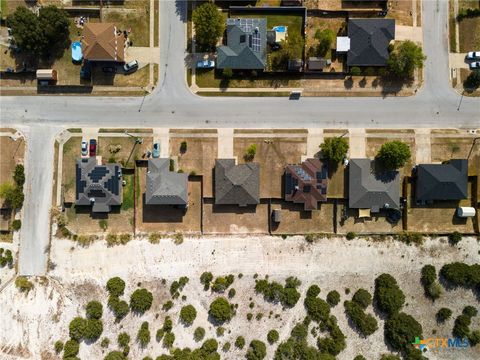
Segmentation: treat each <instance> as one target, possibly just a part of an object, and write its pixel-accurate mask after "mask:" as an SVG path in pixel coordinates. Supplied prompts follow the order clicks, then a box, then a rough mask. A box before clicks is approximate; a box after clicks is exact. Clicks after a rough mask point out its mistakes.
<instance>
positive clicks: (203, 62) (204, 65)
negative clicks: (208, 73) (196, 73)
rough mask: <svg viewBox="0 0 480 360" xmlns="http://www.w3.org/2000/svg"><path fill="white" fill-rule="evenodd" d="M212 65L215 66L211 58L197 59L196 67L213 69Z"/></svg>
mask: <svg viewBox="0 0 480 360" xmlns="http://www.w3.org/2000/svg"><path fill="white" fill-rule="evenodd" d="M214 67H215V61H213V60H200V61H197V69H213V68H214Z"/></svg>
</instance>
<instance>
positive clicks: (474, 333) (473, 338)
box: [468, 330, 480, 346]
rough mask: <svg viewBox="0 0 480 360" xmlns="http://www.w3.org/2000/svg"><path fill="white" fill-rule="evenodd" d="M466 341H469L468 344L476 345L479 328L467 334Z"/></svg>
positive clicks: (479, 337)
mask: <svg viewBox="0 0 480 360" xmlns="http://www.w3.org/2000/svg"><path fill="white" fill-rule="evenodd" d="M468 341H469V342H470V346H476V345H478V344H480V330H475V331H472V332H471V333H470V335H468Z"/></svg>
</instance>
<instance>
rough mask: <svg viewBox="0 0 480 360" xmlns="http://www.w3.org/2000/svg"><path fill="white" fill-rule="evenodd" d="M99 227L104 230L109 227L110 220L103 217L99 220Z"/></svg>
mask: <svg viewBox="0 0 480 360" xmlns="http://www.w3.org/2000/svg"><path fill="white" fill-rule="evenodd" d="M98 227H99V228H100V229H102V230H103V231H105V230H107V229H108V221H107V220H105V219H101V220H99V221H98Z"/></svg>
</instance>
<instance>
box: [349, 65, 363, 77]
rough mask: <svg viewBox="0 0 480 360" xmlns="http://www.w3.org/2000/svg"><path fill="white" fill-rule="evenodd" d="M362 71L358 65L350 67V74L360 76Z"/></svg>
mask: <svg viewBox="0 0 480 360" xmlns="http://www.w3.org/2000/svg"><path fill="white" fill-rule="evenodd" d="M361 73H362V71H361V70H360V68H359V67H357V66H353V67H352V68H350V74H351V75H352V76H359V75H360V74H361Z"/></svg>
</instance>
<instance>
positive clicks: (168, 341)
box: [163, 332, 175, 348]
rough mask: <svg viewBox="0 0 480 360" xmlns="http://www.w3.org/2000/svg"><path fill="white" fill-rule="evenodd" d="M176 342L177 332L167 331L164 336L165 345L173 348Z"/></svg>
mask: <svg viewBox="0 0 480 360" xmlns="http://www.w3.org/2000/svg"><path fill="white" fill-rule="evenodd" d="M174 342H175V334H174V333H171V332H167V333H166V334H165V336H164V337H163V346H165V347H166V348H171V347H172V346H173V343H174Z"/></svg>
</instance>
